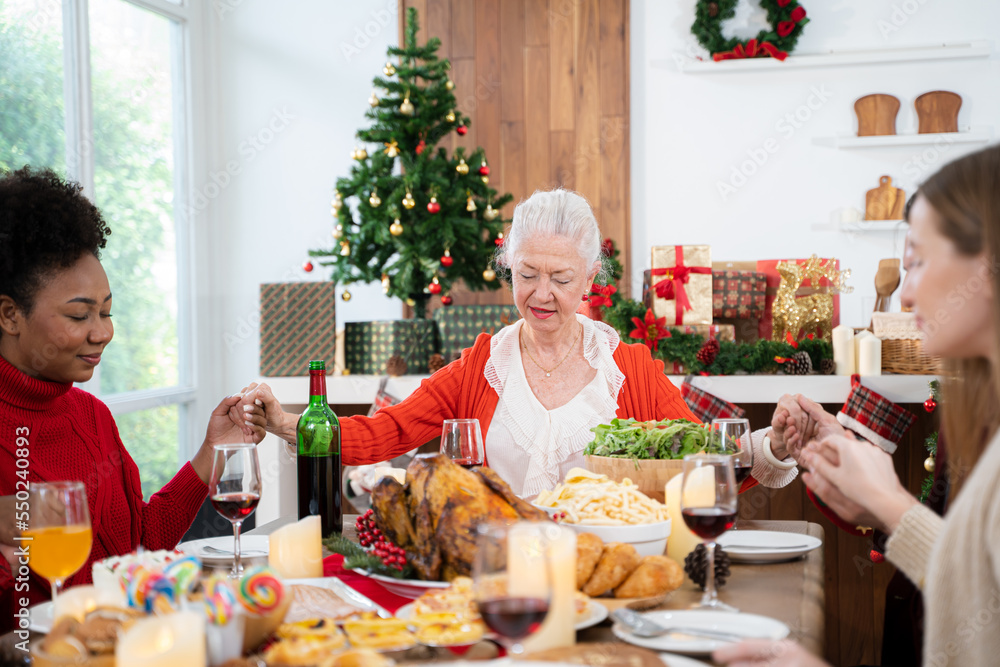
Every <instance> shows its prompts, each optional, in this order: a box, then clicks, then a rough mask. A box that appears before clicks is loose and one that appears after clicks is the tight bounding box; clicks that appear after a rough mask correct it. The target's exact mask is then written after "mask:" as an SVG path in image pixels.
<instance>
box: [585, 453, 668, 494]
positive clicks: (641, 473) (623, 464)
mask: <svg viewBox="0 0 1000 667" xmlns="http://www.w3.org/2000/svg"><path fill="white" fill-rule="evenodd" d="M583 458H584V461H586V465H587V470H590V471H591V472H596V473H600V474H602V475H607V476H608V478H609V479H613V480H615V481H616V482H620V481H622V480H623V479H625V478H626V477H628V478H629V479H630V480H632V481H633V482H635V485H636V486H637V487H639V490H640V491H642V492H643V493H644V494H646V495H647V496H649V497H650V498H652V499H653V500H658V501H659V502H661V503H662V502H665V498H666V496H665V492H666V486H667V482H669V481H670V480H671V479H672V478H673V477H675V476H677V475H679V474H681V473H682V472H683V471H684V461H682V460H679V459H671V460H660V459H643V460H641V461H638V460H634V459H621V458H616V457H613V456H584V457H583Z"/></svg>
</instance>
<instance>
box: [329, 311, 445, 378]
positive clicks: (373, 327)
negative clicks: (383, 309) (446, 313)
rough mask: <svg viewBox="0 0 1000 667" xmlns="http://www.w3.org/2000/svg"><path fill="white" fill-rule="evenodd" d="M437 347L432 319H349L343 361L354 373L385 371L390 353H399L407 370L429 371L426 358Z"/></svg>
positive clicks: (345, 331) (345, 332)
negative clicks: (381, 320) (355, 320)
mask: <svg viewBox="0 0 1000 667" xmlns="http://www.w3.org/2000/svg"><path fill="white" fill-rule="evenodd" d="M436 347H437V325H436V323H435V322H434V321H433V320H389V321H384V322H347V323H346V324H345V325H344V361H345V363H346V364H347V370H348V371H350V372H351V373H352V374H361V375H385V374H386V367H385V365H386V363H387V362H388V361H389V357H391V356H393V355H399V356H400V357H402V358H403V361H405V362H406V365H407V367H408V370H407V373H409V374H413V375H423V374H426V373H427V362H428V361H430V357H431V355H432V354H434V350H435V349H436Z"/></svg>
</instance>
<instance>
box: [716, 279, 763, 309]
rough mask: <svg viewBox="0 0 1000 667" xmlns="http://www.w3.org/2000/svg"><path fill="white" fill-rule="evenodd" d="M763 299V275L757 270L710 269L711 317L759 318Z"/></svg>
mask: <svg viewBox="0 0 1000 667" xmlns="http://www.w3.org/2000/svg"><path fill="white" fill-rule="evenodd" d="M766 300H767V276H766V275H765V274H763V273H761V272H759V271H718V270H713V271H712V317H713V319H714V320H718V319H722V318H725V319H730V320H759V319H761V318H762V317H763V316H764V306H765V304H766Z"/></svg>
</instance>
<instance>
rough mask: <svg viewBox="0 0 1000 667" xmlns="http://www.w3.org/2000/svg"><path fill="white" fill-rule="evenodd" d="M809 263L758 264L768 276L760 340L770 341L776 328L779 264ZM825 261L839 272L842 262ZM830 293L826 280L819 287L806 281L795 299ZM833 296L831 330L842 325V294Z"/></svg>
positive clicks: (775, 260)
mask: <svg viewBox="0 0 1000 667" xmlns="http://www.w3.org/2000/svg"><path fill="white" fill-rule="evenodd" d="M808 261H809V260H808V259H765V260H759V261H758V262H757V270H758V271H760V272H762V273H764V274H765V275H766V276H767V295H766V298H765V300H764V316H763V317H762V318H761V319H760V325H759V327H758V335H759V336H760V338H762V339H764V340H770V339H771V332H772V330H773V328H774V321H773V317H772V316H773V312H772V308H773V306H774V298H775V296H777V294H778V286H779V285H781V276H780V275H778V269H777V266H778V264H779V263H780V262H797V263H799V264H805V263H807V262H808ZM825 261H826V262H831V263H832V265H833V267H834V268H836V269H838V270H839V269H840V260H837V259H827V260H825ZM828 291H829V282H828V281H827V280H826V279H825V278H824V279H823V280H821V281H820V284H819V285H813V284H812V282H811V281H809V280H804V281H802V284H801V285H800V286H799V288H798V290H796V292H795V297H796V298H800V297H804V296H810V295H813V294H820V293H825V292H828ZM832 296H833V322H832V323H831V324H830V328H831V329H833V327H835V326H837V325H839V324H840V294H837V293H834V294H833V295H832Z"/></svg>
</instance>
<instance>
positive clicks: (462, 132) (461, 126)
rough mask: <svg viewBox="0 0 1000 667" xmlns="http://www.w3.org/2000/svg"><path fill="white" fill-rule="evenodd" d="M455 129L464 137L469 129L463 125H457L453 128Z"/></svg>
mask: <svg viewBox="0 0 1000 667" xmlns="http://www.w3.org/2000/svg"><path fill="white" fill-rule="evenodd" d="M455 131H456V132H458V134H459V135H460V136H463V137H464V136H465V133H466V132H468V131H469V128H467V127H466V126H464V125H459V126H458V127H456V128H455Z"/></svg>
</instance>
